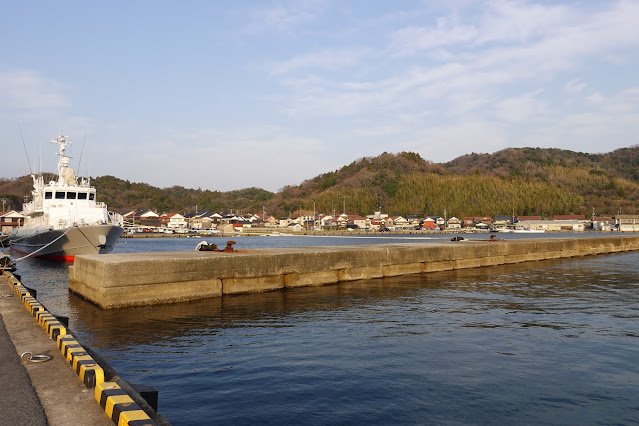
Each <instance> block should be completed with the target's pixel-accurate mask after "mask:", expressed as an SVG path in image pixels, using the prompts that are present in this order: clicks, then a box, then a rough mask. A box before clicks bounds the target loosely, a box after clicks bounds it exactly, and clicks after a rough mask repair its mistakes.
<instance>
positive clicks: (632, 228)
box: [615, 214, 639, 232]
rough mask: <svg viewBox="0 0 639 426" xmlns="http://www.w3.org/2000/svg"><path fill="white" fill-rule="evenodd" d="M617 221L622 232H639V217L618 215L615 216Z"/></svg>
mask: <svg viewBox="0 0 639 426" xmlns="http://www.w3.org/2000/svg"><path fill="white" fill-rule="evenodd" d="M615 221H616V225H617V228H618V229H619V230H620V231H621V232H637V231H639V215H634V214H633V215H618V216H615Z"/></svg>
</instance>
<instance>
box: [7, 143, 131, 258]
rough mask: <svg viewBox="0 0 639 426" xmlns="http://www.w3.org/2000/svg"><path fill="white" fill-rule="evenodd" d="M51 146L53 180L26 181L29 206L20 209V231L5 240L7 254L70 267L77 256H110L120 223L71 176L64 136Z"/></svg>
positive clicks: (87, 187) (35, 178)
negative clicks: (61, 262) (55, 157)
mask: <svg viewBox="0 0 639 426" xmlns="http://www.w3.org/2000/svg"><path fill="white" fill-rule="evenodd" d="M51 142H53V143H56V144H58V145H59V147H60V150H59V152H58V153H57V155H58V156H59V157H60V159H59V161H58V178H57V180H51V181H49V182H48V183H45V181H44V177H43V176H42V175H39V176H36V175H34V174H32V175H31V177H32V179H33V190H32V191H31V194H32V197H31V201H30V202H28V203H25V204H23V211H22V214H23V215H24V216H25V222H24V225H23V226H20V227H18V228H16V229H15V230H14V231H12V233H11V234H10V236H11V250H13V251H15V252H17V253H20V254H22V255H25V256H29V257H40V258H45V259H51V260H64V261H71V262H72V261H73V260H74V258H75V256H77V255H82V254H100V253H108V252H110V251H111V250H113V245H114V244H115V243H116V241H117V239H118V238H119V237H120V235H122V232H123V231H124V228H123V227H122V223H123V220H122V217H121V216H120V215H118V214H115V213H109V211H108V210H107V206H106V204H104V203H101V202H97V201H96V190H95V188H94V187H92V186H91V185H90V181H89V179H88V178H80V179H78V178H77V177H76V176H75V172H74V170H73V169H72V168H71V167H69V157H68V156H67V155H66V154H65V150H66V146H67V144H69V143H70V141H69V140H67V139H66V136H62V135H60V136H59V137H58V138H57V139H52V140H51Z"/></svg>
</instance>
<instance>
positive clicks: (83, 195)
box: [78, 192, 87, 200]
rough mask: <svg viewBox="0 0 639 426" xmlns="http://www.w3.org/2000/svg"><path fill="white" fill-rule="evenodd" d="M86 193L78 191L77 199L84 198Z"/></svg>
mask: <svg viewBox="0 0 639 426" xmlns="http://www.w3.org/2000/svg"><path fill="white" fill-rule="evenodd" d="M86 199H87V193H86V192H78V200H86Z"/></svg>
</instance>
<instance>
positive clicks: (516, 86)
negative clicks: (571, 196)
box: [0, 0, 639, 191]
mask: <svg viewBox="0 0 639 426" xmlns="http://www.w3.org/2000/svg"><path fill="white" fill-rule="evenodd" d="M3 3H4V4H3V6H2V15H3V20H2V21H3V23H2V25H1V26H0V40H1V44H0V46H1V47H0V49H1V50H0V150H1V151H0V152H2V157H3V161H2V163H1V166H0V176H2V177H17V176H22V175H25V174H28V173H29V167H28V164H27V161H26V158H25V155H24V150H23V148H22V142H21V138H20V132H19V130H18V123H19V125H20V127H21V129H22V133H23V135H24V140H25V143H26V145H27V149H28V152H29V156H30V158H31V162H32V163H35V167H36V169H40V167H41V168H42V169H43V170H45V171H53V170H55V165H56V164H57V157H55V156H54V155H53V152H55V148H56V147H55V146H54V145H53V144H50V143H48V141H49V140H50V139H51V138H55V137H56V136H57V135H58V134H59V133H60V131H61V130H64V133H65V134H66V135H68V136H70V138H71V139H72V140H73V141H74V142H73V145H72V147H71V148H70V152H71V155H72V156H73V157H75V158H74V160H72V163H71V164H72V165H77V162H78V160H79V157H80V152H81V150H82V145H83V141H84V150H83V153H82V164H81V165H80V172H81V174H83V175H86V174H87V173H90V174H91V175H92V176H101V175H106V174H110V175H114V176H117V177H120V178H123V179H128V180H131V181H135V182H146V183H149V184H151V185H154V186H159V187H167V186H171V185H182V186H185V187H189V188H198V187H199V188H202V189H212V190H220V191H227V190H231V189H240V188H246V187H253V186H255V187H260V188H264V189H268V190H271V191H277V190H278V189H280V188H282V187H283V186H285V185H296V184H299V183H300V182H302V181H303V180H305V179H309V178H312V177H314V176H316V175H318V174H321V173H325V172H329V171H333V170H336V169H338V168H340V167H341V166H343V165H345V164H348V163H350V162H352V161H354V160H356V159H358V158H361V157H364V156H376V155H379V154H381V153H382V152H385V151H386V152H401V151H414V152H418V153H419V154H420V155H421V156H422V157H423V158H425V159H427V160H430V161H433V162H446V161H450V160H452V159H453V158H456V157H458V156H460V155H463V154H467V153H471V152H495V151H498V150H500V149H504V148H507V147H524V146H531V147H553V148H563V149H569V150H574V151H583V152H593V153H601V152H609V151H612V150H614V149H617V148H621V147H627V146H632V145H635V144H639V72H638V71H637V70H639V2H637V1H603V2H602V1H579V0H577V1H570V2H561V1H506V0H498V1H471V0H459V1H455V0H453V1H450V0H449V1H401V0H399V1H397V0H396V1H393V2H388V1H370V0H368V1H364V0H362V1H337V0H335V1H329V0H317V1H313V0H309V1H303V0H299V1H242V2H217V1H189V2H168V1H135V2H124V1H112V2H81V1H65V2H51V1H28V0H27V1H21V2H8V1H6V2H3ZM85 134H86V139H85ZM12 152H14V153H15V155H10V154H8V153H12ZM7 159H9V161H7ZM40 165H42V166H40Z"/></svg>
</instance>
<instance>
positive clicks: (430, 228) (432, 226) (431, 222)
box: [421, 217, 439, 231]
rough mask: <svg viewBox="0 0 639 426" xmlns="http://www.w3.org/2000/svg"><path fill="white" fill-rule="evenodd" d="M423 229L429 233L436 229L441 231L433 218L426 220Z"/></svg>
mask: <svg viewBox="0 0 639 426" xmlns="http://www.w3.org/2000/svg"><path fill="white" fill-rule="evenodd" d="M421 228H422V229H425V230H427V231H434V230H436V229H439V227H438V226H437V224H436V223H435V219H433V218H432V217H427V218H426V219H424V221H423V222H422V226H421Z"/></svg>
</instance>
